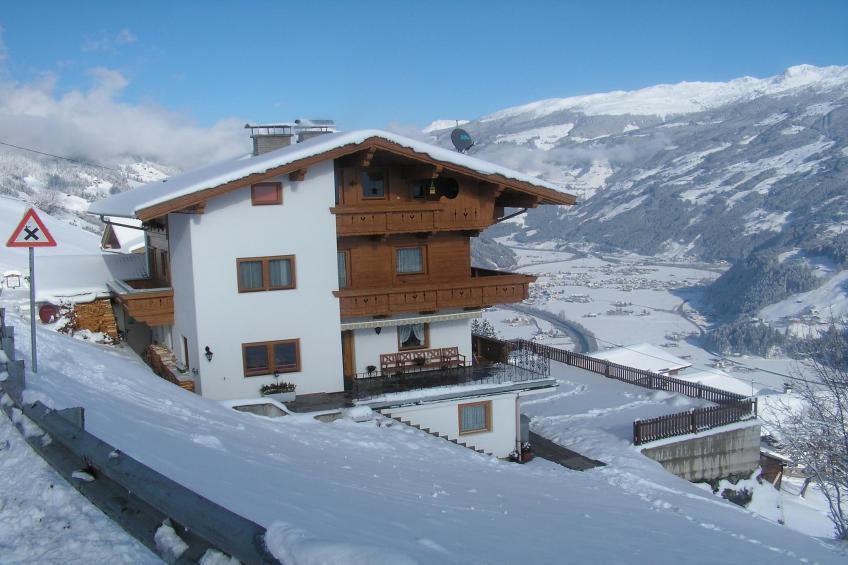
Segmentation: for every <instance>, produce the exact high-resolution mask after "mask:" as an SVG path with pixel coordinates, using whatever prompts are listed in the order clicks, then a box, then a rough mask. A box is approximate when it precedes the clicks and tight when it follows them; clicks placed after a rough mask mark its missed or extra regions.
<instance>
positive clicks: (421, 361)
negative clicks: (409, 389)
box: [380, 347, 465, 374]
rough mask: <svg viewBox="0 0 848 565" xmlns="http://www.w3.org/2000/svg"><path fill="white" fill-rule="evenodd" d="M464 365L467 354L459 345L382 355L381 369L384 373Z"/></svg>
mask: <svg viewBox="0 0 848 565" xmlns="http://www.w3.org/2000/svg"><path fill="white" fill-rule="evenodd" d="M464 366H465V355H462V354H461V353H460V352H459V347H440V348H436V349H419V350H417V351H399V352H398V353H383V354H382V355H380V371H381V372H382V373H383V374H391V373H403V372H404V371H405V370H406V369H408V368H413V369H449V368H452V367H464Z"/></svg>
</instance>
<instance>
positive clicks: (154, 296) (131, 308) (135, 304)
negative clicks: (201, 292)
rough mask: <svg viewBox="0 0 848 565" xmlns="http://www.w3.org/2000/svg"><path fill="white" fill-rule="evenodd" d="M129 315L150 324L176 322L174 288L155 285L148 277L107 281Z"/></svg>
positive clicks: (164, 324) (158, 324)
mask: <svg viewBox="0 0 848 565" xmlns="http://www.w3.org/2000/svg"><path fill="white" fill-rule="evenodd" d="M106 286H108V287H109V290H111V291H112V294H113V295H114V296H115V299H116V300H117V301H118V303H119V304H120V305H121V307H122V308H123V309H124V312H126V313H127V315H129V316H131V317H132V318H134V319H135V320H136V321H139V322H143V323H145V324H147V325H148V326H170V325H173V323H174V289H173V288H170V287H155V283H154V282H152V281H150V280H148V279H140V280H137V281H119V280H116V281H110V282H108V283H106Z"/></svg>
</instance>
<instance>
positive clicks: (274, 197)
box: [250, 182, 283, 206]
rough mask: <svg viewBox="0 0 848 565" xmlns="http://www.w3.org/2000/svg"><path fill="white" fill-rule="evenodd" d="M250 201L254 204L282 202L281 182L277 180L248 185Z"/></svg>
mask: <svg viewBox="0 0 848 565" xmlns="http://www.w3.org/2000/svg"><path fill="white" fill-rule="evenodd" d="M250 202H251V203H252V204H253V205H254V206H267V205H268V204H282V203H283V184H282V183H279V182H260V183H256V184H254V185H251V187H250Z"/></svg>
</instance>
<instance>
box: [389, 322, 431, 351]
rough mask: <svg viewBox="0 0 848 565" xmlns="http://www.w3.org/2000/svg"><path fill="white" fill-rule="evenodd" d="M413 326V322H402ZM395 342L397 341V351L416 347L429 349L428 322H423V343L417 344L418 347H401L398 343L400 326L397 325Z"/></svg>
mask: <svg viewBox="0 0 848 565" xmlns="http://www.w3.org/2000/svg"><path fill="white" fill-rule="evenodd" d="M403 325H405V326H406V325H410V326H413V325H415V324H403ZM395 333H396V334H397V342H398V351H415V350H417V349H430V324H428V323H424V343H423V344H421V345H419V346H418V347H403V345H401V343H400V326H397V331H396V332H395Z"/></svg>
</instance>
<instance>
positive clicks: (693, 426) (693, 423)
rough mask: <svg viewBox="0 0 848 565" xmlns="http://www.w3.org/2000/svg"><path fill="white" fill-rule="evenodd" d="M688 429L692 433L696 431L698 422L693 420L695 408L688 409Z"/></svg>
mask: <svg viewBox="0 0 848 565" xmlns="http://www.w3.org/2000/svg"><path fill="white" fill-rule="evenodd" d="M689 430H690V431H691V432H692V433H693V434H694V433H697V432H698V422H697V421H696V420H695V409H694V408H692V409H691V410H689Z"/></svg>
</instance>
